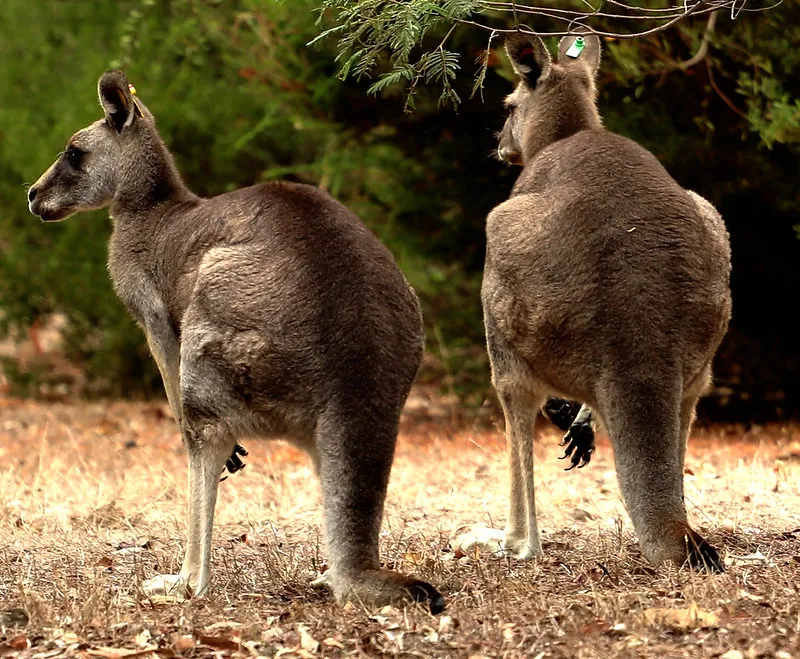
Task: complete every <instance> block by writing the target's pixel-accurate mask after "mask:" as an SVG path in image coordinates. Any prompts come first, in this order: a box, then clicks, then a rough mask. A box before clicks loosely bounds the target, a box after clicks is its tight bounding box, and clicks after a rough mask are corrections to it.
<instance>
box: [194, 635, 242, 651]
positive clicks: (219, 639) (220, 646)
mask: <svg viewBox="0 0 800 659" xmlns="http://www.w3.org/2000/svg"><path fill="white" fill-rule="evenodd" d="M194 637H195V638H196V639H197V641H198V643H200V644H202V645H205V646H207V647H209V648H214V649H215V650H228V651H230V652H236V651H238V650H241V648H242V645H241V643H237V642H236V641H232V640H231V639H229V638H225V637H224V636H210V635H207V634H204V633H203V632H201V631H196V632H195V633H194Z"/></svg>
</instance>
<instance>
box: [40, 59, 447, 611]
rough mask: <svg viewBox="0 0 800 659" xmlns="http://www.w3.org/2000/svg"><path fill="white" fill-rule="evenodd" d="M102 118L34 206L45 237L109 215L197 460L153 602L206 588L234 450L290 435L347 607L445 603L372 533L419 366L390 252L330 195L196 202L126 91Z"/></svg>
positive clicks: (418, 335)
mask: <svg viewBox="0 0 800 659" xmlns="http://www.w3.org/2000/svg"><path fill="white" fill-rule="evenodd" d="M98 91H99V96H100V104H101V106H102V108H103V110H104V111H105V117H104V118H103V119H101V120H99V121H96V122H95V123H93V124H91V125H90V126H88V127H87V128H84V129H83V130H80V131H78V132H77V133H75V135H73V136H72V137H71V138H70V139H69V141H68V143H67V146H66V149H65V150H64V152H63V154H62V155H61V156H60V157H59V158H58V159H57V160H56V162H55V163H54V164H53V165H52V166H51V167H50V168H49V169H48V170H47V171H46V172H45V173H44V174H43V175H42V176H41V178H40V179H39V180H38V181H37V182H36V183H35V184H34V185H33V187H31V188H30V190H29V191H28V200H29V204H30V210H31V212H32V213H34V214H35V215H38V216H39V217H41V218H42V220H45V221H48V222H50V221H56V220H63V219H64V218H66V217H68V216H70V215H72V214H73V213H76V212H78V211H82V210H87V209H93V208H102V207H109V209H110V215H111V217H112V219H113V226H114V230H113V234H112V236H111V241H110V245H109V263H108V266H109V271H110V273H111V278H112V280H113V283H114V287H115V289H116V291H117V294H118V295H119V297H120V298H121V300H122V301H123V302H124V304H125V305H126V306H127V308H128V309H129V310H130V312H131V314H132V315H133V316H134V317H135V319H136V320H137V321H138V323H139V324H140V325H141V326H142V328H143V329H144V332H145V334H146V336H147V341H148V344H149V346H150V350H151V352H152V354H153V357H154V358H155V361H156V363H157V364H158V367H159V369H160V371H161V375H162V377H163V380H164V386H165V389H166V392H167V397H168V399H169V403H170V405H171V408H172V411H173V413H174V415H175V419H176V420H177V422H178V424H179V426H180V430H181V434H182V440H183V444H184V446H185V447H186V450H187V452H188V456H189V519H188V523H189V538H188V543H187V547H186V554H185V558H184V561H183V565H182V568H181V571H180V574H177V575H162V576H158V577H155V578H153V579H150V580H148V581H147V582H146V583H145V591H146V592H147V593H149V594H164V593H172V594H177V595H179V596H182V597H189V596H192V595H202V594H203V593H205V592H206V591H207V588H208V585H209V577H210V569H209V559H210V552H211V530H212V523H213V517H214V507H215V503H216V498H217V485H218V482H219V478H220V473H221V472H222V470H223V468H224V467H225V465H226V461H227V462H228V463H229V468H230V465H231V464H233V466H234V467H238V466H239V465H240V464H241V462H240V461H239V459H238V453H240V452H241V451H240V450H239V447H238V445H237V440H238V439H239V438H241V437H244V436H256V437H267V438H270V437H282V438H286V439H289V440H290V441H293V442H294V443H296V444H297V445H299V446H300V447H302V448H303V449H305V450H306V451H307V452H308V453H309V454H310V456H311V459H312V461H313V464H314V466H315V468H316V471H317V473H318V475H319V478H320V481H321V484H322V494H323V503H324V513H325V529H326V540H327V551H328V555H329V562H330V569H329V570H328V572H326V573H325V577H326V578H325V583H327V584H328V585H329V586H330V588H331V589H332V590H333V592H334V594H335V596H336V598H337V600H338V601H339V602H344V601H347V600H351V599H352V600H357V601H360V602H363V603H365V604H369V605H383V604H387V603H399V602H402V601H409V600H413V601H426V602H427V603H428V604H429V606H430V608H431V610H432V611H433V612H439V611H441V610H442V608H443V607H444V599H443V598H442V596H441V595H440V594H439V593H438V592H437V591H436V589H435V588H433V587H432V586H431V585H430V584H427V583H425V582H423V581H419V580H416V579H412V578H410V577H406V576H403V575H401V574H399V573H397V572H392V571H389V570H382V569H381V568H380V563H379V558H378V534H379V529H380V525H381V518H382V514H383V504H384V498H385V495H386V489H387V484H388V481H389V472H390V469H391V465H392V460H393V456H394V448H395V442H396V439H397V433H398V424H399V417H400V412H401V409H402V407H403V405H404V403H405V400H406V397H407V395H408V392H409V389H410V387H411V383H412V381H413V380H414V378H415V376H416V373H417V369H418V367H419V364H420V360H421V358H422V352H423V328H422V318H421V314H420V307H419V302H418V300H417V297H416V295H415V294H414V292H413V290H412V289H411V287H410V286H409V284H408V282H407V281H406V280H405V278H404V277H403V275H402V274H401V272H400V270H399V268H398V267H397V264H396V263H395V261H394V259H393V257H392V255H391V254H390V253H389V251H388V250H387V249H386V248H385V247H384V246H383V245H382V244H381V243H380V242H379V241H378V239H377V238H376V237H375V236H374V235H373V234H372V233H371V232H370V231H369V230H368V229H367V228H366V227H365V226H364V225H363V224H362V223H361V222H360V221H359V219H358V218H357V217H356V216H355V215H354V214H353V213H351V212H350V211H349V210H348V209H347V208H345V207H344V206H342V205H341V204H340V203H338V202H337V201H335V200H334V199H333V198H332V197H331V196H330V195H328V194H327V193H325V192H323V191H321V190H319V189H317V188H314V187H311V186H308V185H298V184H291V183H267V184H264V185H256V186H253V187H249V188H244V189H241V190H237V191H234V192H229V193H226V194H222V195H219V196H217V197H213V198H211V199H202V198H200V197H198V196H197V195H195V194H193V193H192V192H191V191H190V190H189V189H188V188H187V187H186V185H185V184H184V183H183V181H182V180H181V177H180V175H179V174H178V171H177V169H176V167H175V164H174V162H173V159H172V157H171V155H170V153H169V151H168V150H167V148H166V146H165V145H164V143H163V142H162V140H161V138H160V137H159V135H158V132H157V130H156V125H155V121H154V119H153V116H152V114H151V113H150V112H149V110H148V109H147V108H146V107H145V105H144V104H143V103H142V102H141V101H140V100H139V98H138V97H137V96H134V95H133V94H132V92H131V88H130V87H129V84H128V81H127V79H126V77H125V75H124V74H123V73H121V72H118V71H111V72H107V73H105V74H104V75H103V76H102V77H101V78H100V81H99V83H98Z"/></svg>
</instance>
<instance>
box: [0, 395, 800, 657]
mask: <svg viewBox="0 0 800 659" xmlns="http://www.w3.org/2000/svg"><path fill="white" fill-rule="evenodd" d="M538 434H539V437H538V440H537V442H536V449H535V451H536V487H537V489H536V492H537V507H538V511H539V524H540V528H541V530H542V537H543V541H544V550H545V556H544V557H542V558H539V559H536V560H533V561H530V562H526V563H523V562H518V561H515V560H509V559H504V558H495V557H493V556H490V555H481V554H475V553H470V554H468V555H463V552H456V551H453V549H452V547H451V545H450V540H451V539H452V537H453V536H454V534H456V533H457V532H458V530H459V529H460V527H462V526H464V525H467V524H485V525H488V526H499V527H502V525H503V523H504V521H505V516H506V500H507V494H508V474H507V469H506V459H505V449H504V440H503V437H502V434H501V433H500V432H499V431H498V430H497V429H491V428H490V429H488V430H487V429H485V428H478V427H477V426H475V427H470V426H469V425H467V426H463V425H462V426H461V427H458V428H456V427H454V426H453V425H452V423H451V422H450V419H444V420H438V421H422V420H420V419H419V418H418V417H417V418H416V419H414V418H407V419H406V420H405V421H404V424H403V432H402V435H401V439H400V443H399V446H398V451H397V460H396V462H395V467H394V471H393V475H392V482H391V486H390V491H389V497H388V501H387V509H386V516H385V521H384V531H383V538H382V557H383V560H384V561H385V563H386V564H387V565H389V566H392V567H396V568H397V569H400V570H403V571H406V572H410V573H415V574H417V575H419V576H421V577H422V578H424V579H427V580H429V581H430V582H432V583H434V584H436V585H437V586H438V587H439V588H440V589H441V590H442V592H443V593H444V594H445V596H446V597H447V599H448V608H447V610H446V612H445V614H444V615H442V616H438V617H434V616H431V615H430V614H429V613H427V612H426V611H425V610H423V609H421V608H418V607H409V608H407V609H397V608H385V609H382V610H379V611H373V610H365V609H364V608H363V607H361V606H359V605H354V604H350V605H348V606H347V607H345V608H344V609H342V608H341V607H338V606H337V605H336V604H335V603H334V602H333V600H332V598H331V596H330V595H329V593H328V592H327V591H319V590H315V589H314V588H312V587H311V586H310V585H309V582H310V581H311V580H312V579H313V577H314V576H315V575H316V573H317V572H318V571H319V570H320V569H322V568H324V561H325V558H324V549H323V542H322V530H321V506H320V496H319V490H318V485H317V482H316V479H315V477H314V475H313V472H312V469H311V465H310V463H309V461H308V460H307V459H306V458H305V456H304V455H302V454H301V453H299V452H297V451H296V450H294V449H292V448H290V447H288V446H287V445H285V444H283V443H280V442H272V443H267V442H255V441H251V442H245V444H246V446H247V448H248V450H249V451H250V456H249V457H248V458H247V468H246V469H245V470H244V471H242V472H239V473H237V474H235V475H233V476H231V477H229V478H228V479H227V480H226V481H225V482H224V483H222V485H221V488H220V499H219V502H218V504H217V526H216V529H215V536H214V557H213V574H214V577H213V582H212V591H211V594H210V596H208V597H206V598H204V599H202V600H196V601H192V602H188V603H185V604H180V603H175V602H169V601H154V600H149V599H147V598H146V597H145V596H144V595H143V594H142V592H141V584H142V581H143V580H144V579H146V578H148V577H151V576H153V575H154V574H156V573H159V572H175V571H177V570H178V569H179V566H180V562H181V558H182V554H181V550H182V543H183V541H184V539H185V536H186V528H185V503H184V502H185V490H186V484H185V481H186V460H185V458H184V456H183V451H182V447H181V443H180V439H179V436H178V433H177V431H176V428H175V425H174V423H173V422H172V420H171V418H170V416H169V414H168V410H167V408H166V406H164V405H160V404H129V403H118V402H110V403H93V404H74V405H70V404H52V405H43V404H39V403H33V402H23V401H15V400H11V399H3V398H0V657H20V658H21V657H25V658H36V659H50V658H56V657H58V658H60V657H78V658H80V659H90V658H94V657H100V658H101V659H102V658H105V659H131V658H138V657H143V658H145V657H146V658H147V659H155V657H157V656H158V657H187V658H194V657H206V656H209V657H210V656H215V657H237V658H238V657H250V656H265V657H276V656H287V657H316V656H340V655H353V656H384V655H386V656H423V657H474V658H475V659H477V658H478V657H523V656H525V657H542V658H544V657H603V658H605V657H724V658H725V659H736V658H745V657H747V658H755V657H778V658H780V659H784V658H789V657H797V656H800V590H799V588H800V540H799V538H800V429H798V427H795V426H774V427H765V428H761V427H755V428H752V429H750V430H748V431H747V432H746V431H745V429H744V428H743V427H736V426H729V427H714V428H711V429H699V430H697V431H696V432H695V433H694V437H693V438H692V441H691V443H690V448H689V455H688V460H687V472H686V496H687V506H688V508H689V512H690V517H691V519H692V521H693V523H694V524H695V526H696V527H697V528H698V529H699V530H700V531H701V532H702V533H703V534H704V535H706V537H707V538H708V539H709V540H711V541H712V542H713V543H714V544H715V545H716V546H717V547H718V548H719V549H720V553H721V555H722V556H723V558H724V560H725V562H726V564H727V566H728V570H727V572H726V573H725V574H722V575H712V576H708V575H703V574H697V573H692V572H690V571H688V570H676V569H673V568H657V569H653V568H651V567H650V566H648V565H647V564H645V563H644V562H643V560H642V558H641V556H640V554H639V551H638V548H637V545H636V542H635V538H634V536H633V533H632V530H631V527H630V523H629V521H628V518H627V515H626V514H625V511H624V508H623V506H622V504H621V501H620V496H619V491H618V489H617V485H616V481H615V476H614V470H613V455H612V451H611V448H610V446H609V444H608V442H607V441H606V440H604V439H603V438H601V439H600V441H599V442H598V450H597V453H596V454H595V456H594V457H593V459H592V462H591V464H590V465H589V466H588V467H586V468H585V469H582V470H574V471H571V472H568V473H565V472H564V471H563V467H564V463H563V462H560V461H559V460H557V457H558V456H559V455H560V453H559V448H558V446H557V444H558V439H559V438H558V434H557V432H556V431H555V430H554V429H552V428H551V427H550V426H547V425H546V424H545V423H544V422H542V424H541V430H540V431H539V433H538Z"/></svg>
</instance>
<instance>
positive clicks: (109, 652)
mask: <svg viewBox="0 0 800 659" xmlns="http://www.w3.org/2000/svg"><path fill="white" fill-rule="evenodd" d="M155 650H158V646H157V645H149V646H147V647H145V648H141V649H139V650H130V649H128V648H111V647H104V646H100V647H97V648H89V649H88V650H86V654H88V655H90V656H92V657H103V659H132V658H133V657H143V656H144V655H147V654H150V653H151V652H154V651H155Z"/></svg>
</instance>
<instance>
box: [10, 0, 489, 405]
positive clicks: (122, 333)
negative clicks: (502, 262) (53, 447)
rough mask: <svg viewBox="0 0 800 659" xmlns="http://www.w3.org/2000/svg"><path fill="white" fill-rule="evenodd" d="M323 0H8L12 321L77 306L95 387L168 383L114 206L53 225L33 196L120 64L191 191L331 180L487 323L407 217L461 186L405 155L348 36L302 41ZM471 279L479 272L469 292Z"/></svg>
mask: <svg viewBox="0 0 800 659" xmlns="http://www.w3.org/2000/svg"><path fill="white" fill-rule="evenodd" d="M314 7H315V3H314V2H310V1H308V0H292V2H291V3H289V2H285V3H277V2H274V1H273V0H238V1H237V2H226V3H220V2H218V1H217V0H169V1H168V2H154V1H152V0H123V1H122V2H117V1H116V0H101V1H98V2H95V3H63V2H61V0H41V1H40V2H36V3H30V2H27V0H7V1H6V2H4V3H3V4H2V7H0V33H2V34H3V35H4V38H3V39H2V40H0V62H2V64H0V90H2V92H0V93H1V94H2V96H0V98H1V99H2V102H0V252H1V253H2V258H0V334H2V333H3V332H7V331H8V330H10V329H23V328H25V327H27V326H28V325H29V324H30V323H31V322H32V321H33V320H34V319H35V318H38V317H41V316H45V315H47V314H50V313H53V312H61V313H65V314H66V315H67V317H68V319H69V325H68V327H69V329H68V333H67V336H66V339H67V343H66V348H67V356H68V357H69V358H70V359H73V360H75V361H76V362H77V363H79V364H80V365H81V366H82V367H83V368H84V369H85V370H86V374H87V379H88V382H89V383H90V385H91V391H96V392H98V393H111V394H121V393H123V392H127V393H130V392H135V391H142V392H144V393H149V392H153V391H158V390H159V388H160V385H159V382H158V376H157V373H156V371H155V368H154V365H153V364H152V362H151V360H149V359H148V358H147V350H146V347H145V346H144V344H143V339H142V336H141V332H140V331H139V330H138V328H136V327H135V326H134V325H133V323H132V321H131V320H130V319H129V317H128V315H127V313H126V312H125V310H124V309H123V308H122V307H121V305H120V304H119V302H118V301H117V300H116V298H115V296H114V295H113V292H112V290H111V285H110V283H109V280H108V276H107V272H106V265H105V262H106V253H105V252H106V247H105V245H106V240H107V237H108V235H109V232H110V224H109V222H108V220H107V214H106V213H104V212H99V213H90V214H86V213H84V214H80V215H78V216H76V217H74V218H70V219H69V220H67V221H66V222H64V223H61V224H56V225H42V224H41V223H39V222H37V221H36V220H35V219H34V218H33V217H32V216H31V215H29V214H28V212H27V208H26V203H25V185H26V184H30V183H32V182H33V181H35V179H36V178H37V177H38V176H39V175H40V174H41V172H43V171H44V170H45V169H46V168H47V167H48V166H49V164H50V163H51V162H52V160H53V159H54V158H55V156H56V154H57V153H58V151H59V150H60V149H61V148H62V147H63V144H64V143H65V142H66V140H67V138H68V137H69V136H70V135H71V134H72V133H73V132H74V131H75V130H77V129H79V128H81V127H83V126H85V125H87V124H88V123H90V122H91V121H94V120H96V119H97V118H99V117H100V109H99V106H98V103H97V98H96V91H95V89H96V81H97V77H98V76H99V74H100V73H101V72H102V71H103V70H105V69H107V68H113V67H122V68H125V69H126V71H127V73H128V75H129V78H130V79H131V80H132V81H133V82H134V83H135V85H136V87H137V90H138V93H139V95H140V97H141V98H142V100H143V101H144V102H145V103H147V104H148V107H150V109H151V110H152V111H153V112H154V114H155V116H156V117H157V120H158V123H159V128H160V131H161V133H162V136H163V137H164V139H165V140H166V142H167V144H168V145H169V146H170V148H171V149H172V151H173V152H174V153H175V156H176V160H177V162H178V166H179V168H180V170H181V172H182V173H183V175H184V178H185V180H186V181H187V183H188V184H189V185H190V187H192V188H193V189H194V190H195V191H197V192H198V193H200V194H203V195H213V194H217V193H220V192H223V191H226V190H230V189H234V188H237V187H241V186H244V185H248V184H252V183H256V182H258V181H261V180H268V179H275V178H289V179H293V180H297V181H303V182H310V183H315V184H319V185H321V186H323V187H324V188H326V189H328V190H329V191H330V192H331V193H332V194H333V195H334V196H336V197H337V198H339V199H341V200H342V201H343V202H345V203H346V204H348V205H349V206H350V207H351V208H352V209H353V210H354V211H356V212H357V213H358V214H359V215H360V216H361V217H362V218H363V219H364V220H365V222H367V224H369V225H370V227H371V228H372V229H373V230H374V231H375V232H376V233H377V234H378V236H379V237H380V238H381V239H382V240H383V241H384V242H386V243H387V244H389V245H390V246H391V248H392V249H393V250H394V252H395V253H396V254H397V256H398V259H399V260H400V263H401V267H403V268H404V269H406V271H407V273H408V275H409V278H410V280H411V281H412V283H413V284H414V285H415V286H416V287H417V288H418V289H419V290H420V291H422V292H423V296H424V297H425V300H424V301H423V302H424V305H425V307H426V312H427V313H428V315H433V313H434V308H435V307H436V306H437V305H438V306H439V307H441V308H443V309H444V310H447V309H448V308H449V307H450V306H451V305H452V307H453V313H452V314H448V315H447V319H445V320H444V321H443V322H442V326H443V331H444V333H445V334H446V335H448V336H453V335H459V336H464V335H466V336H469V337H471V338H470V340H471V341H474V340H476V339H479V336H480V334H479V324H478V323H476V322H475V320H476V318H477V315H476V314H475V312H474V310H473V311H471V312H470V313H467V314H466V316H467V318H465V311H464V309H465V307H466V305H464V304H461V303H460V302H459V300H461V299H463V296H464V295H472V293H473V292H474V290H475V281H476V275H475V274H470V275H466V274H464V272H463V268H462V267H461V266H460V265H459V264H457V263H449V262H447V261H444V262H442V261H440V260H437V258H436V257H435V251H436V239H435V238H431V237H430V236H427V237H425V238H423V237H422V236H417V235H414V233H413V232H410V231H409V229H408V226H409V225H410V224H414V223H417V227H419V226H420V225H427V227H428V231H429V232H430V233H435V231H433V230H432V227H434V226H435V225H436V224H437V222H438V218H439V217H447V216H448V213H449V212H450V211H448V205H449V204H450V203H451V202H450V201H449V200H442V201H441V202H437V201H433V202H431V200H430V199H428V198H427V197H426V193H425V192H423V193H422V194H420V191H424V190H427V189H432V188H433V187H435V183H434V182H433V181H431V180H430V178H429V176H430V174H429V172H428V171H427V170H426V168H425V166H424V164H423V161H422V160H418V159H417V158H416V154H414V155H413V156H412V157H409V156H408V154H407V149H406V148H405V147H404V145H403V144H402V138H401V136H400V135H399V132H398V128H397V126H396V125H395V124H393V122H392V115H393V114H394V112H393V111H391V112H389V113H388V116H386V117H375V118H372V117H370V116H369V115H370V108H369V107H367V106H365V104H364V103H363V101H362V99H363V98H364V92H365V90H364V89H363V88H358V89H353V88H352V87H351V86H348V85H342V84H341V83H340V82H339V81H338V80H337V79H336V77H335V67H336V65H335V63H334V53H333V48H335V44H333V43H327V44H326V43H322V44H320V45H319V46H318V47H315V48H313V49H311V48H307V47H306V44H307V43H308V42H309V41H311V40H312V39H313V38H314V37H315V36H317V34H318V28H317V27H316V25H315V20H316V19H315V15H314V14H313V12H312V10H313V9H314ZM443 66H444V65H443V64H442V62H441V57H440V55H438V54H435V55H433V56H431V57H429V58H428V65H427V67H428V70H429V72H430V77H431V79H435V78H436V77H437V76H438V75H445V74H441V73H440V71H441V69H442V67H443ZM359 108H361V110H360V112H361V115H360V116H359V115H357V114H356V113H358V112H359ZM432 141H433V142H437V140H436V139H433V140H432ZM420 148H425V147H420ZM435 159H436V158H435V157H433V158H432V159H431V160H435ZM443 272H447V273H448V276H449V275H452V276H453V278H454V280H453V283H452V284H450V283H448V281H447V277H445V276H443V275H442V273H443ZM464 282H471V283H470V284H469V285H468V286H467V290H466V292H465V289H464ZM448 288H449V289H450V293H451V294H450V296H449V299H448V300H447V301H446V302H444V303H442V304H439V303H438V302H437V300H438V298H439V297H440V295H441V293H442V291H443V290H446V289H448ZM465 325H466V326H465Z"/></svg>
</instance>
